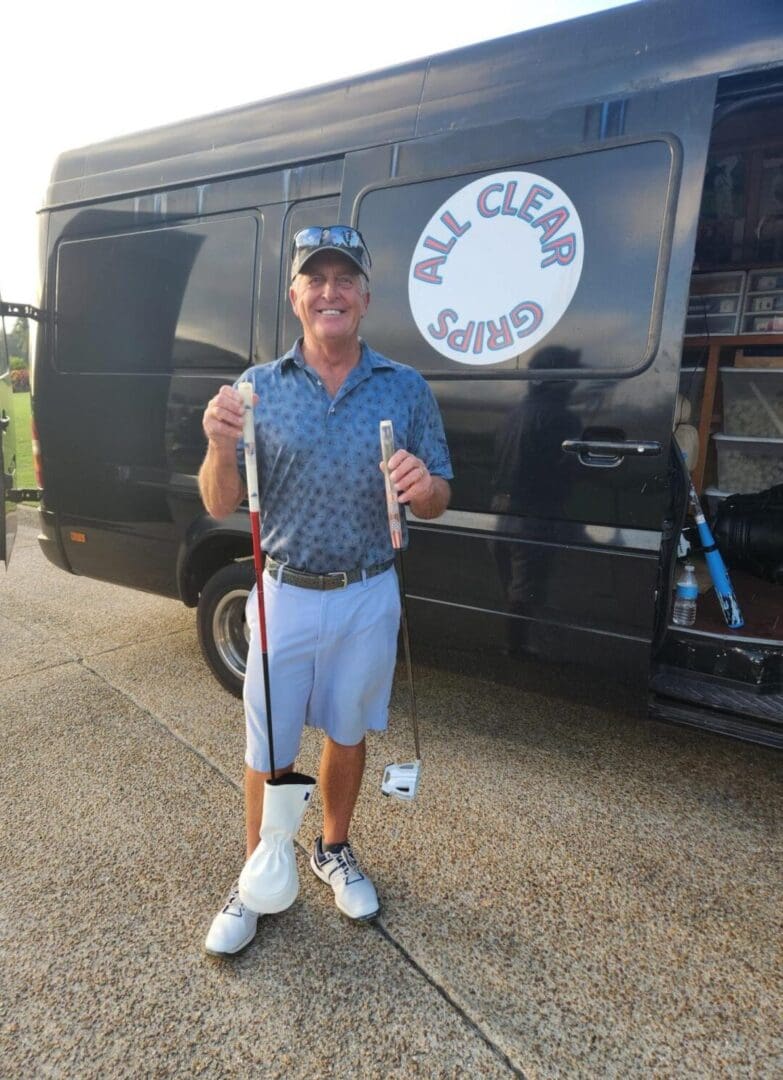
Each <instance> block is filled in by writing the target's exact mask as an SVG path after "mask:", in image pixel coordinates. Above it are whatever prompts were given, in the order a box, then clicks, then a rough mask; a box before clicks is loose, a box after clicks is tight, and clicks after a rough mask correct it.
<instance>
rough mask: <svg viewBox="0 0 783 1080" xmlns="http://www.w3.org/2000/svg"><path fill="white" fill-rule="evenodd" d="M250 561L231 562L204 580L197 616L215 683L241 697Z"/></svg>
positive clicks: (251, 579) (252, 579)
mask: <svg viewBox="0 0 783 1080" xmlns="http://www.w3.org/2000/svg"><path fill="white" fill-rule="evenodd" d="M255 580H256V576H255V568H254V566H253V562H252V561H251V560H248V561H247V562H236V563H231V564H230V565H229V566H224V567H222V568H221V569H220V570H218V571H217V573H215V574H213V575H212V577H211V578H210V579H209V581H207V583H206V585H205V586H204V588H203V589H202V591H201V596H200V597H199V601H198V610H197V613H196V623H197V626H198V640H199V644H200V645H201V651H202V653H203V654H204V659H205V660H206V662H207V663H208V664H209V666H210V668H211V670H212V673H213V675H214V676H215V678H216V679H217V681H218V682H219V683H220V684H221V686H224V687H225V688H226V690H229V691H230V692H231V693H232V694H234V695H235V697H242V686H243V684H244V681H245V665H246V663H247V634H246V627H245V602H246V601H247V596H248V593H249V592H250V590H251V589H252V588H253V585H254V584H255Z"/></svg>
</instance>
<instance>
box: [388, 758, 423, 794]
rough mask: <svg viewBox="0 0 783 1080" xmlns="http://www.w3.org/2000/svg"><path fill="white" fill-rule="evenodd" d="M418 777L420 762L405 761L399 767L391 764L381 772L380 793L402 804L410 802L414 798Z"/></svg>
mask: <svg viewBox="0 0 783 1080" xmlns="http://www.w3.org/2000/svg"><path fill="white" fill-rule="evenodd" d="M420 776H421V762H420V761H406V762H403V763H402V764H401V765H397V764H396V763H394V762H392V763H391V764H390V765H387V766H386V768H385V769H384V770H383V781H382V783H381V791H382V792H383V794H384V795H391V796H392V797H393V798H395V799H402V801H403V802H411V801H412V800H413V799H415V798H416V792H417V791H418V789H419V777H420Z"/></svg>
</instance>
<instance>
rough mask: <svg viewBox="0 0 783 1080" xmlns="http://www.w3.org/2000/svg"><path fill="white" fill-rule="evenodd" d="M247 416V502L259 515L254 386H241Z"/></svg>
mask: <svg viewBox="0 0 783 1080" xmlns="http://www.w3.org/2000/svg"><path fill="white" fill-rule="evenodd" d="M238 389H239V392H240V394H241V395H242V403H243V405H244V406H245V416H244V421H243V425H244V426H243V429H242V442H243V444H244V447H245V473H246V476H247V502H248V506H249V507H250V513H251V514H257V513H259V508H260V504H259V501H258V464H257V462H256V426H255V422H254V420H253V384H252V383H250V382H242V383H240V384H239V387H238Z"/></svg>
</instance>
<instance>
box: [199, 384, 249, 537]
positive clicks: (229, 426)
mask: <svg viewBox="0 0 783 1080" xmlns="http://www.w3.org/2000/svg"><path fill="white" fill-rule="evenodd" d="M257 401H258V395H257V394H253V404H254V405H255V403H256V402H257ZM244 415H245V406H244V402H243V400H242V395H241V394H240V393H239V391H238V390H234V388H233V387H232V386H221V387H220V389H219V390H218V392H217V394H215V396H214V397H213V398H212V399H211V400H210V401H209V403H208V404H207V407H206V409H205V410H204V418H203V420H202V426H203V428H204V434H205V435H206V437H207V439H208V440H209V443H208V446H207V453H206V457H205V458H204V461H203V463H202V465H201V469H200V470H199V474H198V486H199V491H200V492H201V499H202V502H203V503H204V506H205V507H206V509H207V511H208V512H209V513H210V514H211V515H212V516H213V517H215V518H224V517H226V516H227V515H228V514H231V513H233V511H234V510H236V508H237V507H238V506H239V504H240V503H241V502H242V499H243V498H244V497H245V485H244V483H243V482H242V477H241V476H240V473H239V468H238V465H237V442H238V440H239V439H241V438H242V429H243V427H244V423H243V421H244Z"/></svg>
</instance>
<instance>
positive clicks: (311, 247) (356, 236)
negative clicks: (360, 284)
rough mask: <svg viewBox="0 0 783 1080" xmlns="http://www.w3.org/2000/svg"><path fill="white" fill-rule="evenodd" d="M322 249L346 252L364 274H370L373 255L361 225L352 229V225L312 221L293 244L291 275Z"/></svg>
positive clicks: (297, 271)
mask: <svg viewBox="0 0 783 1080" xmlns="http://www.w3.org/2000/svg"><path fill="white" fill-rule="evenodd" d="M322 251H335V252H337V253H338V254H339V255H345V257H346V258H348V259H350V260H351V262H353V263H355V264H356V265H357V266H358V268H359V269H360V270H361V272H362V273H363V274H364V276H365V277H369V276H370V267H371V266H372V259H371V258H370V253H369V251H368V250H367V245H366V244H365V242H364V238H363V237H362V234H361V233H360V232H359V230H358V229H352V228H351V227H350V226H349V225H310V226H309V227H308V228H306V229H300V230H299V232H298V233H296V235H295V236H294V239H293V243H292V244H291V277H292V278H295V277H296V275H297V274H299V273H301V271H302V270H303V269H304V265H305V263H306V262H307V261H308V259H311V258H312V257H313V255H318V254H319V252H322Z"/></svg>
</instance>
